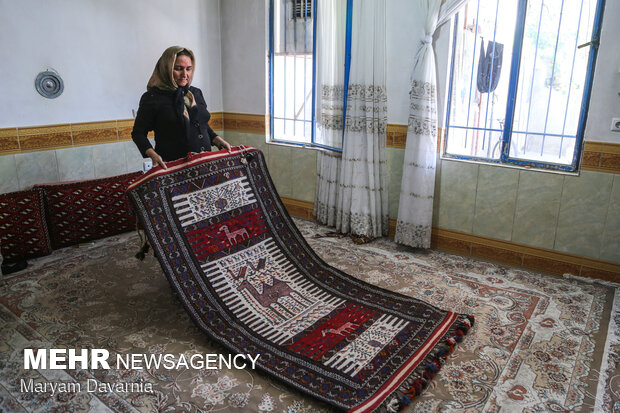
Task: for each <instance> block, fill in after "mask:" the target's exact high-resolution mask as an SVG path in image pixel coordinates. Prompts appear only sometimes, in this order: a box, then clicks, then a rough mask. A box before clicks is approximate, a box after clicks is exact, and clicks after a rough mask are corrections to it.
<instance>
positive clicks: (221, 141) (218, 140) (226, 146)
mask: <svg viewBox="0 0 620 413" xmlns="http://www.w3.org/2000/svg"><path fill="white" fill-rule="evenodd" d="M213 144H214V145H215V146H217V147H218V148H220V149H226V150H227V151H228V153H230V151H231V146H230V143H228V142H226V141H225V140H224V139H222V138H220V137H219V136H216V137H215V139H213Z"/></svg>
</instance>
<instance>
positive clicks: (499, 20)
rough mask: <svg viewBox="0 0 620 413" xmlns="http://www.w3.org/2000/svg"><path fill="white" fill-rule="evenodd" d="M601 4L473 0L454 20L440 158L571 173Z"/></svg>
mask: <svg viewBox="0 0 620 413" xmlns="http://www.w3.org/2000/svg"><path fill="white" fill-rule="evenodd" d="M601 3H602V0H573V1H568V0H519V1H515V0H470V1H469V2H468V3H467V4H466V5H465V7H464V8H463V10H462V11H461V12H459V13H458V15H457V16H456V18H455V24H454V37H453V42H452V43H453V47H452V64H451V68H450V83H449V88H448V103H447V109H446V135H445V136H446V139H445V147H444V154H443V155H444V157H447V158H461V159H474V160H481V161H487V162H496V163H507V164H513V165H521V166H532V167H536V168H545V169H559V170H567V171H574V170H576V169H577V167H578V162H579V157H580V154H581V153H580V150H581V146H582V139H583V131H584V128H585V121H586V116H587V110H588V101H589V96H590V85H591V83H592V75H593V72H594V63H595V58H596V50H597V48H598V47H597V46H598V42H597V41H598V36H599V28H600V21H601V17H602V16H601V8H602V5H601Z"/></svg>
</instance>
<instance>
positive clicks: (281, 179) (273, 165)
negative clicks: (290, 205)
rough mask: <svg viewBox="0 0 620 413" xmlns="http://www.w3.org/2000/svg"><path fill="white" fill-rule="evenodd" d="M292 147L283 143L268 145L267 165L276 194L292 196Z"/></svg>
mask: <svg viewBox="0 0 620 413" xmlns="http://www.w3.org/2000/svg"><path fill="white" fill-rule="evenodd" d="M292 152H293V148H291V147H289V146H283V145H268V148H267V167H268V168H269V173H270V174H271V179H272V180H273V183H274V185H275V186H276V189H277V190H278V194H279V195H280V196H286V197H290V198H292V192H291V189H292V182H293V181H292V179H291V172H292V170H293V165H292V164H291V161H292Z"/></svg>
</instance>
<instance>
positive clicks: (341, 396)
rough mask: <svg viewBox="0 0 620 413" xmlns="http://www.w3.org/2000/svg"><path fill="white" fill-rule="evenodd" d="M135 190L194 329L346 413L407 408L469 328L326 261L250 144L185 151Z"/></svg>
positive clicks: (467, 322)
mask: <svg viewBox="0 0 620 413" xmlns="http://www.w3.org/2000/svg"><path fill="white" fill-rule="evenodd" d="M128 195H129V197H130V199H131V200H132V202H133V203H134V207H135V209H136V211H137V212H138V216H139V219H140V221H141V223H142V226H143V228H145V232H146V233H147V235H148V237H149V241H150V242H151V245H152V246H153V248H154V250H155V253H156V255H157V257H158V259H159V260H160V263H161V265H162V268H163V269H164V272H165V274H166V276H167V277H168V280H169V281H170V283H171V285H172V287H173V288H174V290H175V291H176V292H177V294H178V296H179V298H180V299H181V301H182V302H183V304H184V305H185V307H186V309H187V311H188V312H189V313H190V315H191V316H192V318H193V320H194V321H195V322H196V323H197V325H198V326H199V327H200V328H201V329H202V330H203V331H204V332H205V333H206V334H208V335H209V336H211V337H212V338H214V339H216V340H217V341H219V342H220V343H222V344H223V345H225V346H226V347H228V348H229V349H230V350H231V351H233V352H239V353H244V354H245V353H249V354H254V355H256V354H258V355H260V357H259V359H258V363H257V365H258V367H259V368H261V369H262V370H264V371H266V372H268V373H270V374H272V375H273V376H275V377H276V378H279V379H281V380H284V381H286V382H287V383H289V384H290V385H293V386H296V387H297V388H299V389H300V390H302V391H305V392H306V393H308V394H310V395H313V396H314V397H317V398H319V399H321V400H324V401H326V402H328V403H330V404H332V405H333V406H335V407H338V408H340V409H343V410H349V411H354V412H362V411H372V410H375V409H379V410H383V411H397V410H400V409H401V408H402V407H403V406H405V405H407V404H409V402H410V401H411V399H412V398H413V397H415V396H417V395H418V394H420V393H421V391H422V390H423V388H425V387H426V385H427V384H428V383H429V381H430V380H431V379H432V377H433V376H434V374H435V373H436V372H437V371H438V369H439V368H440V367H441V365H442V364H443V362H444V361H445V359H446V358H447V356H448V354H449V353H450V352H451V351H452V350H453V349H454V345H455V343H456V342H459V341H461V339H462V337H463V335H464V334H466V333H467V331H468V330H469V328H470V327H471V325H472V324H473V317H471V316H467V315H463V314H457V313H454V312H449V311H443V310H440V309H438V308H435V307H433V306H431V305H429V304H426V303H424V302H421V301H419V300H416V299H413V298H411V297H406V296H404V295H401V294H398V293H394V292H391V291H387V290H383V289H381V288H378V287H375V286H372V285H370V284H367V283H364V282H362V281H360V280H358V279H356V278H354V277H351V276H349V275H347V274H344V273H342V272H340V271H338V270H337V269H335V268H332V267H330V266H329V265H327V264H326V263H325V262H324V261H323V260H321V259H320V258H319V257H318V256H317V255H316V254H315V253H314V252H313V251H312V250H311V249H310V248H309V246H308V245H307V243H306V242H305V240H304V239H303V237H302V236H301V234H300V233H299V231H298V230H297V228H296V227H295V225H294V223H293V221H292V220H291V218H290V216H289V215H288V213H287V212H286V210H285V208H284V206H283V204H282V202H281V200H280V199H279V197H278V195H277V192H276V190H275V188H274V186H273V183H272V181H271V178H270V177H269V174H268V172H267V167H266V163H265V160H264V157H263V155H262V153H261V152H260V151H258V150H256V149H254V148H248V147H236V148H233V151H232V153H231V154H228V153H226V152H225V151H220V152H215V153H207V154H200V155H193V154H192V155H189V156H188V158H186V159H184V160H179V161H175V162H172V163H169V164H168V169H166V170H162V169H160V168H155V169H153V170H152V171H151V172H149V173H147V174H146V175H145V176H144V177H142V178H141V179H139V180H138V181H136V182H135V183H134V184H132V185H131V186H130V187H129V190H128Z"/></svg>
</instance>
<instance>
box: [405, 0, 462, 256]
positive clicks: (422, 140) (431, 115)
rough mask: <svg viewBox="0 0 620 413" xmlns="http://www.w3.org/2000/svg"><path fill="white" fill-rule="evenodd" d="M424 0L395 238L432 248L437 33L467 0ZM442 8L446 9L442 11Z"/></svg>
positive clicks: (421, 5) (420, 2)
mask: <svg viewBox="0 0 620 413" xmlns="http://www.w3.org/2000/svg"><path fill="white" fill-rule="evenodd" d="M441 3H442V0H418V4H419V12H420V13H421V15H422V16H425V19H424V20H425V25H424V31H425V36H424V38H423V39H420V42H419V44H418V47H417V53H416V56H415V60H414V66H413V74H412V77H411V89H410V92H409V119H408V121H407V143H406V147H405V161H404V164H403V180H402V183H401V189H400V200H399V205H398V221H397V224H396V235H395V237H394V240H395V241H396V242H398V243H400V244H404V245H409V246H411V247H418V248H430V246H431V226H432V219H433V195H434V192H435V166H436V165H435V164H436V161H437V82H436V80H435V72H436V67H435V53H434V51H433V44H432V42H433V33H435V29H436V28H437V27H438V24H440V23H444V22H446V21H447V20H448V19H449V18H450V17H451V16H452V15H453V14H455V13H456V12H457V11H458V9H459V8H460V7H461V6H462V5H463V4H464V3H466V0H447V1H446V2H445V4H443V6H442V5H441ZM440 12H441V13H440Z"/></svg>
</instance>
